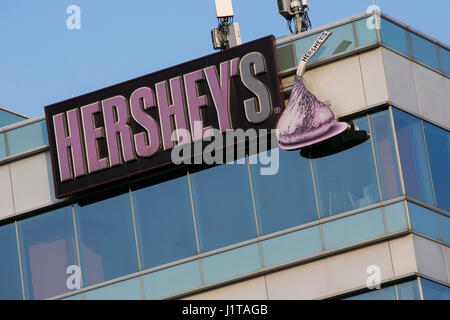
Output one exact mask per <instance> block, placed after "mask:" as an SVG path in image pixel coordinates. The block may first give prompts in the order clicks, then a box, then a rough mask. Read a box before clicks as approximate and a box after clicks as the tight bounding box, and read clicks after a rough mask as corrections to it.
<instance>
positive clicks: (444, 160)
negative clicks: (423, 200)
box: [423, 121, 450, 212]
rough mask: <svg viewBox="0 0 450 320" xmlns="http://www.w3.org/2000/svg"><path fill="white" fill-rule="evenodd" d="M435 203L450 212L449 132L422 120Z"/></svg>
mask: <svg viewBox="0 0 450 320" xmlns="http://www.w3.org/2000/svg"><path fill="white" fill-rule="evenodd" d="M423 127H424V130H425V137H426V142H427V151H428V158H429V160H430V169H431V177H432V181H433V187H434V195H435V197H436V205H437V207H439V208H442V209H444V210H446V211H448V212H450V197H449V195H450V183H449V181H450V170H449V168H450V132H448V131H447V130H444V129H441V128H438V127H436V126H434V125H432V124H430V123H428V122H425V121H424V122H423Z"/></svg>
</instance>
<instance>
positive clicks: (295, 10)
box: [278, 0, 311, 33]
mask: <svg viewBox="0 0 450 320" xmlns="http://www.w3.org/2000/svg"><path fill="white" fill-rule="evenodd" d="M308 11H309V7H308V0H278V12H279V13H280V14H281V15H282V16H283V17H284V18H285V19H286V20H287V23H288V28H289V31H290V32H291V33H300V32H304V31H307V30H309V29H311V20H309V16H308ZM292 20H294V27H295V30H294V31H293V30H292Z"/></svg>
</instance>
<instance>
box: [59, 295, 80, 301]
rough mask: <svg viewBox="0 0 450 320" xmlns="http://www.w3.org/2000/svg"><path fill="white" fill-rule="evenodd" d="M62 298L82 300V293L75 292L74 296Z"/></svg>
mask: <svg viewBox="0 0 450 320" xmlns="http://www.w3.org/2000/svg"><path fill="white" fill-rule="evenodd" d="M62 300H83V295H82V294H76V295H74V296H70V297H67V298H64V299H62Z"/></svg>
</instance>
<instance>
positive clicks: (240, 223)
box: [190, 164, 257, 252]
mask: <svg viewBox="0 0 450 320" xmlns="http://www.w3.org/2000/svg"><path fill="white" fill-rule="evenodd" d="M190 179H191V187H192V197H193V200H194V212H195V216H196V222H197V231H198V238H199V243H200V251H202V252H205V251H210V250H214V249H217V248H221V247H224V246H227V245H231V244H234V243H238V242H242V241H245V240H249V239H251V238H256V236H257V233H256V222H255V217H254V211H253V204H252V195H251V192H250V181H249V176H248V169H247V166H246V165H243V164H224V165H221V166H217V167H214V168H211V169H207V170H203V171H200V172H197V173H194V174H191V175H190Z"/></svg>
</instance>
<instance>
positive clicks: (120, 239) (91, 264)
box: [75, 193, 138, 286]
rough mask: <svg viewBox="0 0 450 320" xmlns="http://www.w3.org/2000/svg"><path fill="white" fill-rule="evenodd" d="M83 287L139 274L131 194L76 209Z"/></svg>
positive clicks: (76, 207) (77, 206)
mask: <svg viewBox="0 0 450 320" xmlns="http://www.w3.org/2000/svg"><path fill="white" fill-rule="evenodd" d="M75 213H76V219H77V231H78V242H79V246H80V258H81V267H82V271H83V284H84V285H85V286H90V285H93V284H95V283H99V282H103V281H108V280H111V279H114V278H118V277H121V276H124V275H127V274H130V273H133V272H137V271H138V259H137V249H136V241H135V237H134V230H133V222H132V215H131V205H130V196H129V194H128V193H126V194H122V195H120V196H117V197H114V198H110V199H107V200H103V201H100V202H97V203H94V204H90V205H86V206H79V205H76V206H75Z"/></svg>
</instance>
